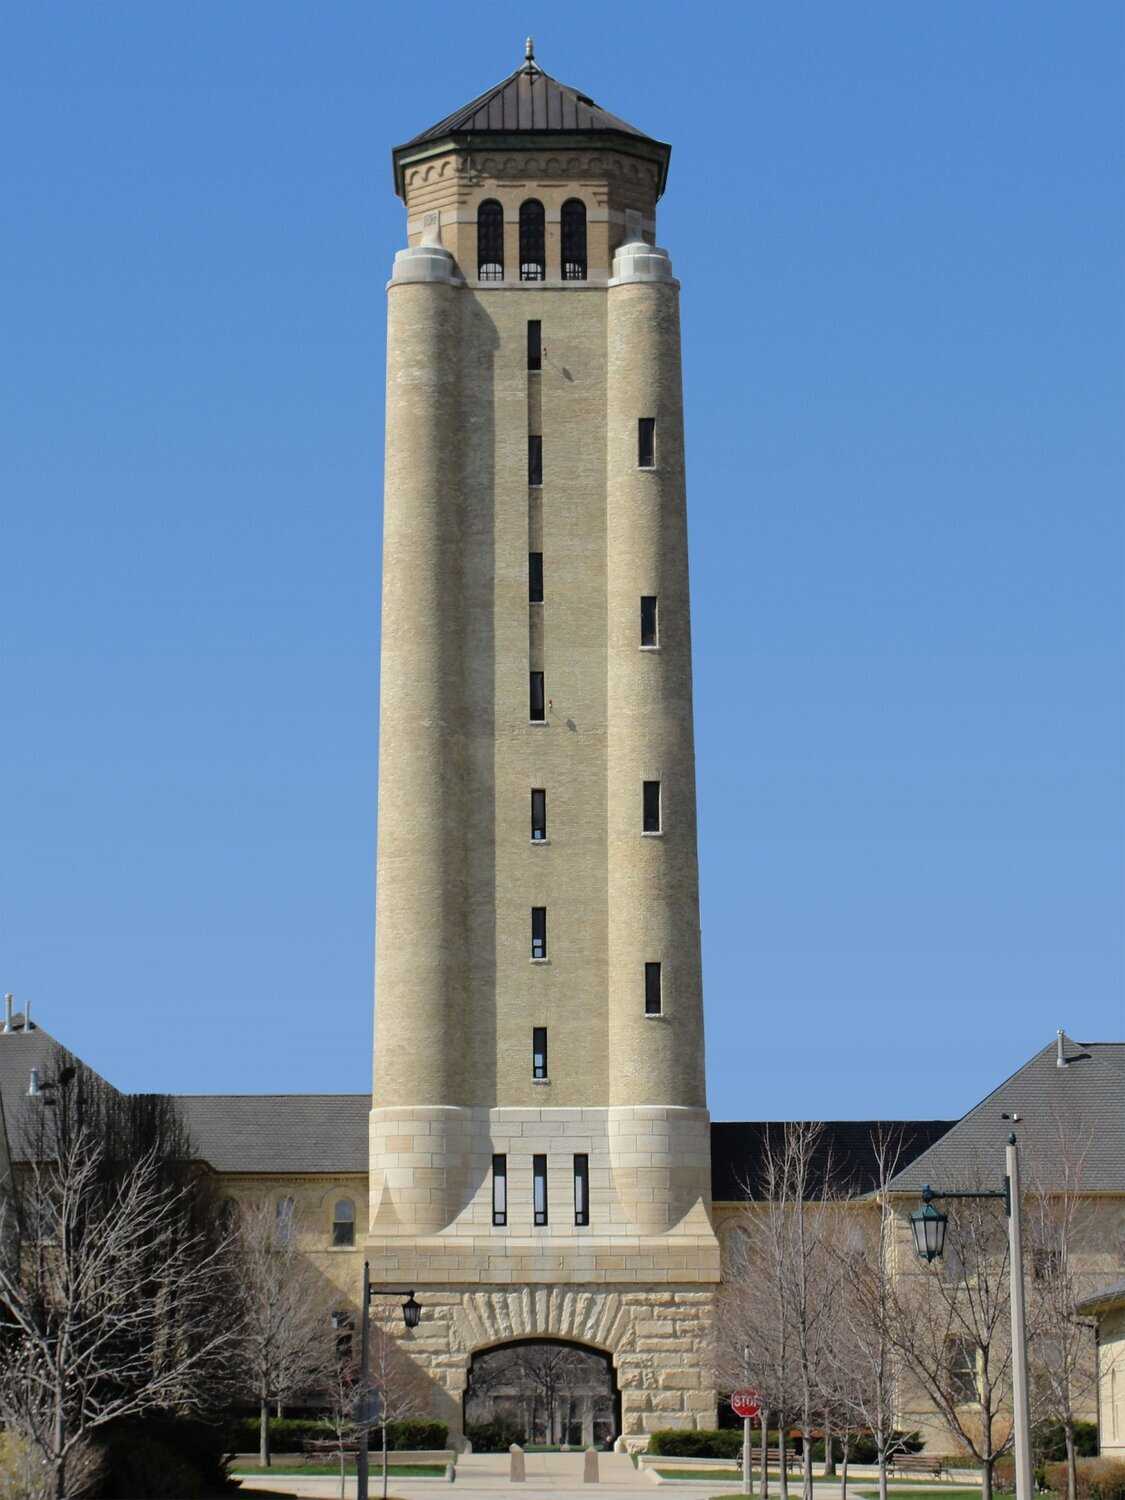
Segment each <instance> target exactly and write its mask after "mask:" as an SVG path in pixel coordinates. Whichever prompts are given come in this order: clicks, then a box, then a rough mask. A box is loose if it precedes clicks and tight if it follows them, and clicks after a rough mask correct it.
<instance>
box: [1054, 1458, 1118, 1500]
mask: <svg viewBox="0 0 1125 1500" xmlns="http://www.w3.org/2000/svg"><path fill="white" fill-rule="evenodd" d="M1077 1469H1078V1500H1125V1462H1122V1460H1121V1459H1119V1458H1080V1459H1079V1460H1078V1463H1077ZM1044 1476H1045V1478H1046V1480H1047V1485H1048V1488H1050V1489H1052V1490H1054V1491H1055V1493H1056V1494H1058V1495H1065V1494H1066V1464H1065V1463H1061V1464H1058V1463H1056V1464H1047V1466H1046V1468H1045V1470H1044Z"/></svg>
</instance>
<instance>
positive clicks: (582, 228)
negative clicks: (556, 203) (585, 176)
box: [561, 198, 586, 281]
mask: <svg viewBox="0 0 1125 1500" xmlns="http://www.w3.org/2000/svg"><path fill="white" fill-rule="evenodd" d="M561 217H562V274H563V280H564V281H585V280H586V205H585V204H584V203H583V202H582V199H581V198H568V199H567V200H566V202H565V203H564V204H563V206H562V215H561Z"/></svg>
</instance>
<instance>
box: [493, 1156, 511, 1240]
mask: <svg viewBox="0 0 1125 1500" xmlns="http://www.w3.org/2000/svg"><path fill="white" fill-rule="evenodd" d="M492 1222H493V1223H494V1224H506V1223H507V1222H508V1158H507V1157H506V1156H494V1157H493V1158H492Z"/></svg>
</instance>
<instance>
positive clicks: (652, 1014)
mask: <svg viewBox="0 0 1125 1500" xmlns="http://www.w3.org/2000/svg"><path fill="white" fill-rule="evenodd" d="M644 1018H645V1020H646V1021H663V1019H664V1012H663V1011H662V1010H646V1011H645V1012H644Z"/></svg>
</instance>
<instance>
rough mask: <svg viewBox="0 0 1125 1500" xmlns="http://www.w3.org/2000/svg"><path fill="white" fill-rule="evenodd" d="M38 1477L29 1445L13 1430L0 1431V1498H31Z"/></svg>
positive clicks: (24, 1499) (23, 1499)
mask: <svg viewBox="0 0 1125 1500" xmlns="http://www.w3.org/2000/svg"><path fill="white" fill-rule="evenodd" d="M39 1479H40V1472H39V1466H38V1463H37V1460H36V1459H35V1458H34V1457H33V1454H32V1450H31V1445H30V1444H29V1443H26V1442H24V1440H23V1439H22V1438H19V1437H17V1436H16V1434H15V1433H14V1432H0V1500H31V1497H32V1496H33V1495H34V1494H35V1492H36V1488H37V1485H38V1482H39Z"/></svg>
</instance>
